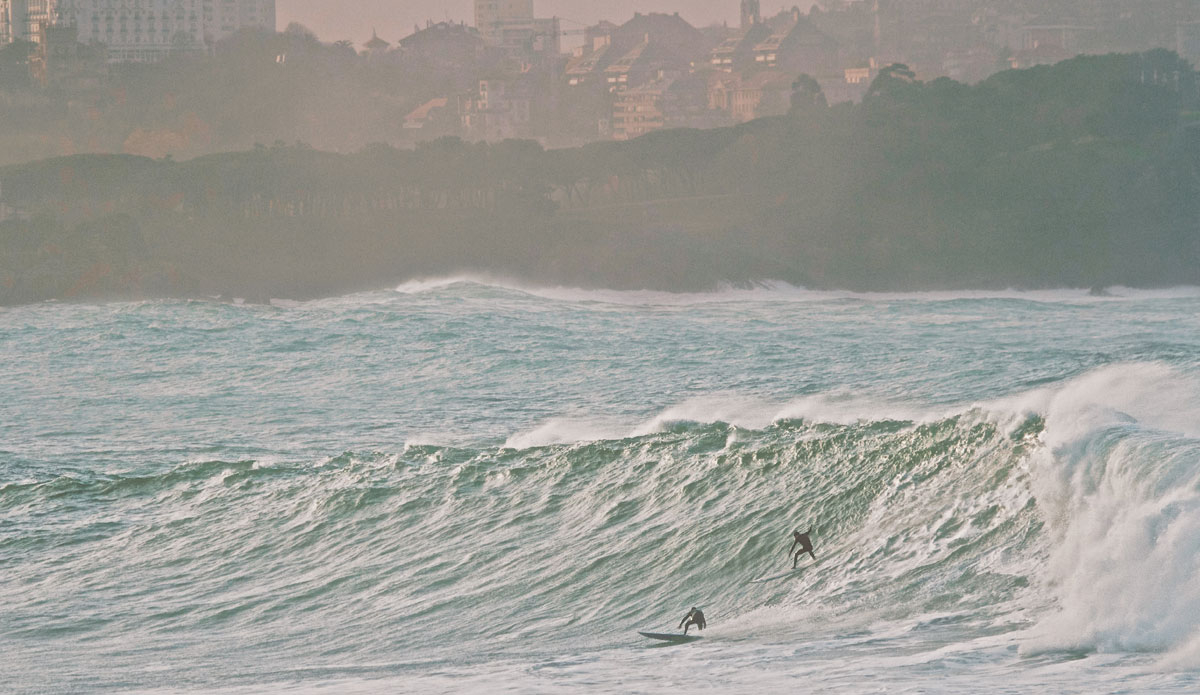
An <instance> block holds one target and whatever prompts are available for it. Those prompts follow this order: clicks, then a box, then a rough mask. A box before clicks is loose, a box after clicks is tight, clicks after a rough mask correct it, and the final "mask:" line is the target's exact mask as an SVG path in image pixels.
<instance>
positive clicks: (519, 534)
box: [0, 364, 1200, 665]
mask: <svg viewBox="0 0 1200 695" xmlns="http://www.w3.org/2000/svg"><path fill="white" fill-rule="evenodd" d="M1197 393H1200V389H1197V384H1195V383H1194V382H1193V380H1192V379H1191V378H1190V377H1187V376H1186V375H1183V374H1181V373H1179V372H1177V371H1176V370H1173V369H1171V368H1168V367H1166V366H1161V365H1157V364H1128V365H1118V366H1111V367H1106V368H1103V369H1100V370H1097V371H1094V372H1091V373H1088V374H1086V375H1084V376H1083V377H1080V378H1077V379H1074V380H1072V381H1069V382H1067V383H1065V384H1063V385H1059V386H1057V387H1054V388H1047V389H1044V390H1040V391H1036V392H1031V393H1027V394H1025V395H1023V396H1021V397H1017V398H1012V399H1007V400H1006V401H1004V402H994V403H981V404H969V405H964V406H962V407H958V408H947V409H945V412H939V411H932V410H931V411H925V412H917V411H913V410H911V409H904V408H896V407H893V406H890V405H872V404H868V403H861V402H855V401H854V400H853V399H850V398H848V397H845V396H837V395H829V396H822V397H813V398H809V399H805V400H803V401H797V402H794V403H784V404H776V405H764V404H754V403H751V402H748V401H738V400H728V399H726V400H710V401H704V400H700V401H692V402H688V403H685V404H682V405H680V406H678V407H676V408H673V409H670V410H667V411H664V412H663V413H661V414H660V415H659V416H657V417H655V418H652V419H650V420H649V421H646V422H640V423H621V422H615V421H607V422H603V421H601V422H597V421H594V420H589V419H588V418H586V417H583V418H570V419H566V418H562V419H555V420H551V421H549V422H547V423H546V424H544V425H542V426H540V427H537V428H534V429H533V430H531V431H529V432H525V433H517V434H514V435H513V436H512V437H510V438H509V440H508V442H506V443H505V445H503V446H495V447H480V448H456V447H446V446H439V445H433V444H413V445H410V446H408V447H406V448H405V449H404V450H402V451H392V452H347V453H343V454H341V455H338V456H336V457H332V458H329V459H327V460H323V461H316V462H312V461H309V462H304V461H274V462H269V461H219V460H208V461H192V462H188V463H184V464H181V465H178V466H175V467H174V468H172V469H171V470H169V471H166V472H161V473H147V474H145V475H135V474H128V473H127V474H80V473H77V474H72V475H64V476H60V477H57V478H53V479H47V480H25V481H21V482H17V483H10V484H8V485H5V486H4V487H2V488H0V516H3V518H4V519H5V527H6V528H7V529H8V532H6V533H4V534H2V535H0V557H4V558H8V559H9V560H10V561H11V560H12V559H13V558H14V557H17V556H20V557H21V558H22V562H21V563H19V564H15V563H11V562H10V563H9V566H10V567H11V568H12V571H11V572H10V573H9V576H8V577H6V578H5V579H4V580H3V581H4V582H5V584H6V585H7V586H6V587H5V593H6V595H9V596H12V597H17V598H20V599H24V600H19V601H17V602H16V604H15V606H16V607H15V608H13V609H12V610H10V611H8V613H9V615H8V616H7V617H6V620H5V624H6V629H7V630H8V631H9V634H10V637H14V638H17V639H26V640H31V641H36V640H37V639H39V638H42V637H46V636H50V635H53V636H56V637H58V638H62V637H66V638H68V639H74V640H78V642H79V643H80V644H81V645H84V644H87V643H89V642H94V641H96V640H98V639H99V640H101V641H104V640H106V639H111V640H115V641H117V642H120V643H121V644H123V645H126V647H128V648H129V653H135V654H144V653H154V652H155V650H156V649H158V648H160V647H161V646H162V645H163V644H165V640H166V639H167V638H166V636H168V635H171V636H173V637H172V639H174V640H178V639H180V638H179V636H180V635H189V636H191V637H190V638H189V640H191V641H195V642H196V643H198V644H199V645H200V646H198V647H195V648H196V649H199V650H200V651H201V652H203V651H204V650H206V649H207V650H211V652H212V653H213V655H214V656H215V655H217V654H224V655H228V653H229V652H230V651H235V652H236V653H237V654H238V655H239V656H238V657H236V658H244V659H247V660H253V659H254V658H257V657H262V656H264V655H266V654H267V653H270V652H274V651H276V650H280V649H286V650H289V651H292V652H294V653H295V654H296V655H297V657H298V658H311V659H326V660H328V659H333V658H337V657H338V656H339V655H345V654H354V655H355V657H356V658H360V659H361V658H363V657H364V655H370V654H372V653H378V654H380V655H383V654H386V653H392V652H393V651H394V650H395V649H397V648H400V649H402V650H404V651H405V653H406V654H407V655H408V657H409V658H412V659H414V660H437V659H446V658H462V657H461V655H462V654H464V653H465V654H498V653H505V652H506V651H513V652H516V651H520V652H522V653H527V652H528V651H529V650H531V649H536V648H538V647H537V646H536V645H542V647H543V648H546V649H550V648H561V647H562V645H563V644H575V645H579V646H589V647H603V646H605V645H610V644H616V643H617V642H619V641H621V640H623V639H625V636H626V635H627V634H628V633H629V631H630V630H632V629H634V628H638V627H643V626H651V627H655V626H656V627H668V626H669V623H673V622H674V621H675V620H677V619H678V617H679V615H681V614H682V612H683V611H685V610H686V608H687V607H688V606H691V605H701V606H704V607H705V609H706V612H707V613H708V615H709V620H710V623H711V624H712V627H711V628H710V633H712V634H723V635H725V636H726V637H728V638H730V639H741V638H747V639H748V638H751V637H753V638H755V639H759V638H770V639H792V638H797V639H798V638H800V636H801V635H802V634H803V630H806V629H812V628H813V627H814V626H819V625H822V624H827V625H828V624H839V625H843V626H844V629H850V627H845V626H853V625H861V626H865V625H867V624H872V623H876V622H878V621H901V622H903V621H919V620H929V619H941V620H950V621H954V620H960V621H967V622H970V623H971V624H973V625H977V626H979V625H982V626H986V629H985V630H984V632H987V631H989V630H991V631H995V630H1000V631H1013V632H1015V633H1016V634H1019V635H1020V643H1021V645H1022V649H1023V650H1024V651H1025V652H1026V653H1029V654H1033V653H1041V652H1045V651H1048V650H1049V651H1055V650H1083V651H1094V650H1100V651H1104V650H1134V651H1150V652H1156V653H1161V654H1163V655H1165V657H1166V659H1167V661H1168V662H1169V663H1177V664H1179V663H1182V664H1187V665H1195V664H1197V663H1200V639H1198V636H1197V635H1198V633H1197V627H1198V626H1200V571H1198V570H1200V540H1198V539H1200V480H1198V475H1200V466H1197V463H1198V461H1200V441H1198V440H1197V438H1196V437H1197V435H1198V433H1200V403H1198V402H1197V396H1196V394H1197ZM47 515H50V516H57V517H59V518H60V519H61V522H60V523H59V524H58V525H57V526H55V527H54V528H55V530H54V531H45V530H43V531H39V532H38V533H35V534H25V533H21V532H19V530H20V529H21V528H24V527H35V526H37V527H40V528H44V527H45V526H44V523H43V522H41V521H39V520H40V519H44V518H46V516H47ZM809 527H811V528H812V531H813V536H814V539H815V542H816V553H817V557H818V558H819V563H818V565H817V566H816V567H810V568H808V569H806V570H805V572H804V573H802V574H801V575H800V578H799V580H796V579H795V578H792V577H788V578H783V579H779V580H773V581H757V580H761V579H763V578H766V577H770V576H771V575H773V574H774V573H776V572H778V571H779V570H782V569H785V568H786V567H788V565H789V563H790V560H789V559H788V558H787V556H786V550H787V547H788V543H789V534H790V531H791V530H792V529H794V528H805V529H806V528H809ZM810 562H811V561H810ZM131 577H136V581H135V582H131V581H130V578H131ZM49 607H53V610H49V609H48V608H49ZM931 616H932V617H933V618H931ZM334 626H336V627H334ZM255 635H258V636H265V635H270V639H269V640H265V641H264V642H261V643H260V642H256V641H254V640H253V639H252V637H253V636H255ZM205 644H210V646H204V645H205ZM447 645H452V648H450V647H448V646H447ZM531 645H535V646H531ZM231 647H236V649H231ZM449 652H453V653H454V654H456V655H459V656H453V657H452V656H450V655H449ZM224 658H228V657H227V656H226V657H224Z"/></svg>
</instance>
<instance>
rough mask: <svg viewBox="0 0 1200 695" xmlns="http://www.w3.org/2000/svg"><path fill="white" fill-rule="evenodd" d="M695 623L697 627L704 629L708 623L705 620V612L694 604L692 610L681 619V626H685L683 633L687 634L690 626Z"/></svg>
mask: <svg viewBox="0 0 1200 695" xmlns="http://www.w3.org/2000/svg"><path fill="white" fill-rule="evenodd" d="M693 625H695V626H696V629H698V630H703V629H704V628H705V626H706V625H708V623H706V622H704V612H703V611H701V610H700V609H699V608H696V607H695V606H692V610H690V611H688V614H687V615H685V616H683V620H680V621H679V627H681V628H683V634H685V635H686V634H687V631H688V628H689V627H691V626H693Z"/></svg>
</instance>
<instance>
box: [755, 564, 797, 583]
mask: <svg viewBox="0 0 1200 695" xmlns="http://www.w3.org/2000/svg"><path fill="white" fill-rule="evenodd" d="M803 571H804V568H803V567H797V568H795V569H790V570H788V571H787V572H784V573H782V574H772V575H771V576H769V577H763V578H761V579H752V580H750V583H751V584H762V583H763V582H773V581H775V580H776V579H784V578H785V577H791V576H792V575H796V574H800V573H801V572H803Z"/></svg>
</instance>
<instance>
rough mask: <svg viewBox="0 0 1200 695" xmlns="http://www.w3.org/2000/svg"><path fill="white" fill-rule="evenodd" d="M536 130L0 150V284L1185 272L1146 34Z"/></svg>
mask: <svg viewBox="0 0 1200 695" xmlns="http://www.w3.org/2000/svg"><path fill="white" fill-rule="evenodd" d="M814 89H819V88H818V87H815V83H814V82H813V81H812V80H804V79H798V80H797V83H796V91H795V94H794V95H793V108H792V112H791V113H790V114H789V115H788V116H785V117H778V118H772V119H762V120H759V121H753V122H750V123H747V124H744V125H741V126H738V127H733V128H725V129H718V130H711V131H694V130H668V131H660V132H656V133H652V134H650V135H647V136H645V137H642V138H640V139H638V140H635V141H632V142H625V143H595V144H591V145H587V146H584V147H580V148H574V149H563V150H548V151H547V150H543V149H542V148H541V147H540V146H538V145H537V144H536V143H532V142H525V141H506V142H502V143H498V144H491V145H488V144H483V143H481V144H470V143H465V142H462V141H459V140H457V139H453V138H447V139H442V140H437V141H434V142H431V143H427V144H425V145H422V146H419V147H417V148H415V149H413V150H397V149H393V148H391V147H388V146H382V145H381V146H371V147H367V148H364V149H362V150H361V151H359V152H357V153H354V154H347V155H340V154H331V153H327V152H320V151H316V150H313V149H311V148H307V147H304V146H282V145H279V146H274V147H257V148H255V149H253V150H250V151H243V152H234V153H228V154H220V155H211V156H207V157H200V158H196V159H193V160H189V161H186V162H174V161H170V160H152V159H147V158H139V157H121V156H78V157H69V158H60V159H53V160H46V161H42V162H37V163H33V164H27V165H20V166H10V167H7V168H3V169H0V185H2V187H3V195H4V200H5V202H6V203H7V204H8V205H9V206H12V207H13V208H15V209H16V210H17V211H18V213H17V214H15V215H13V216H11V217H10V219H9V220H8V221H7V222H3V223H0V248H2V249H3V254H2V255H0V301H3V302H7V303H15V302H24V301H35V300H40V299H45V298H49V297H79V296H98V295H106V294H107V295H118V296H126V295H133V296H146V295H164V294H184V295H203V294H212V295H217V294H225V295H238V296H248V297H268V296H274V297H305V296H314V295H319V294H327V293H336V292H344V291H349V290H354V289H361V288H369V287H374V286H380V285H382V284H384V283H387V282H394V281H399V280H402V279H404V278H408V277H413V276H428V275H436V274H440V273H446V272H454V271H462V270H479V271H487V272H492V273H497V274H505V275H513V276H519V277H523V278H526V279H529V280H533V281H540V282H553V283H566V284H576V285H590V286H612V287H655V288H663V289H702V288H705V287H711V286H713V285H716V284H718V283H721V282H746V281H754V280H757V279H764V278H775V279H783V280H787V281H790V282H793V283H796V284H800V285H806V286H812V287H838V288H850V289H869V290H883V289H935V288H967V287H1000V286H1007V287H1034V286H1084V287H1090V286H1103V285H1110V284H1124V285H1138V286H1146V285H1166V284H1180V283H1191V284H1196V283H1200V264H1198V263H1197V261H1200V126H1198V125H1197V121H1195V120H1193V119H1194V115H1195V109H1196V107H1197V104H1196V93H1197V83H1196V78H1195V74H1194V73H1193V72H1192V70H1191V69H1190V67H1189V66H1188V65H1187V64H1185V63H1183V62H1182V61H1180V60H1179V59H1178V57H1177V56H1175V55H1174V54H1172V53H1169V52H1166V51H1153V52H1150V53H1146V54H1139V55H1110V56H1098V57H1079V58H1076V59H1073V60H1070V61H1066V62H1064V63H1060V64H1059V65H1056V66H1053V67H1040V68H1035V69H1031V70H1023V71H1009V72H1004V73H1000V74H997V75H995V76H993V77H992V78H990V79H988V80H985V81H984V82H982V83H980V84H978V85H975V86H966V85H962V84H959V83H956V82H953V81H951V80H948V79H939V80H936V81H933V82H930V83H922V82H919V81H917V80H915V79H914V77H913V75H912V73H911V72H909V71H908V70H907V69H906V68H905V67H904V66H899V65H898V66H892V67H890V68H888V69H886V70H885V71H883V73H882V74H881V75H880V76H879V78H878V79H877V80H876V81H875V82H874V84H872V86H871V89H870V92H869V94H868V96H867V97H866V99H865V100H864V101H863V103H862V104H860V105H850V104H843V105H837V106H834V107H827V106H826V105H825V103H824V100H823V98H821V97H820V95H819V93H814V92H813V90H814Z"/></svg>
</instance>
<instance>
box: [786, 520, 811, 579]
mask: <svg viewBox="0 0 1200 695" xmlns="http://www.w3.org/2000/svg"><path fill="white" fill-rule="evenodd" d="M809 533H812V529H809V530H808V533H800V532H799V531H792V547H791V548H790V549H789V550H788V555H791V554H792V553H793V552H794V553H796V555H795V557H793V558H792V569H796V565H798V564H799V563H800V556H801V555H803V554H804V553H808V554H809V556H810V557H812V559H813V561H814V562H815V561H816V559H817V556H816V555H813V551H812V539H811V538H809V537H808V534H809ZM797 546H799V547H800V549H799V550H796V547H797Z"/></svg>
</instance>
